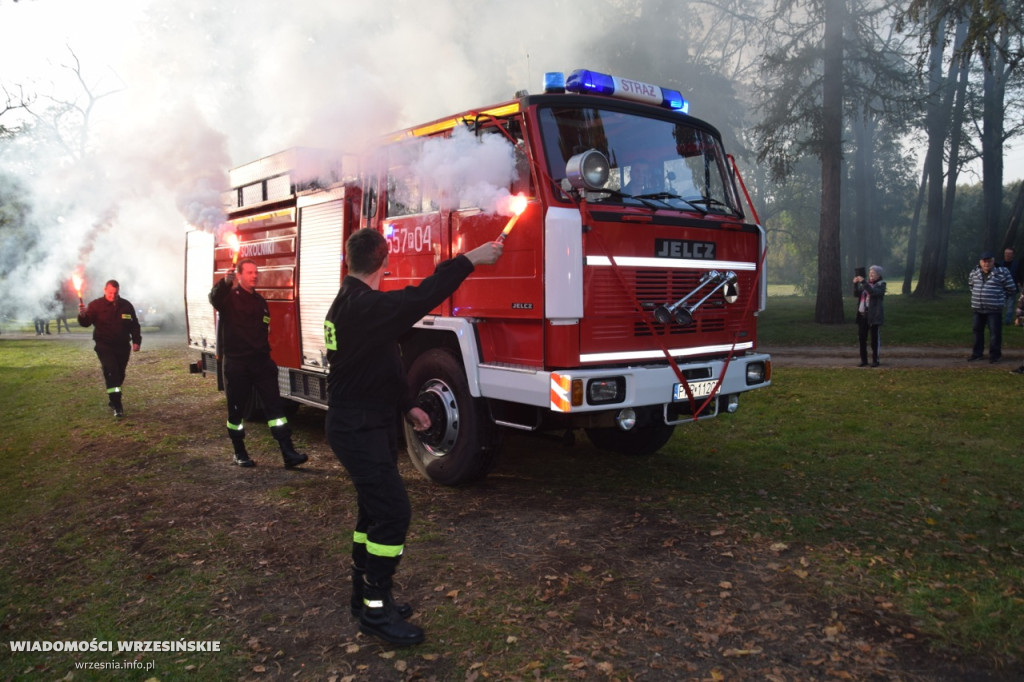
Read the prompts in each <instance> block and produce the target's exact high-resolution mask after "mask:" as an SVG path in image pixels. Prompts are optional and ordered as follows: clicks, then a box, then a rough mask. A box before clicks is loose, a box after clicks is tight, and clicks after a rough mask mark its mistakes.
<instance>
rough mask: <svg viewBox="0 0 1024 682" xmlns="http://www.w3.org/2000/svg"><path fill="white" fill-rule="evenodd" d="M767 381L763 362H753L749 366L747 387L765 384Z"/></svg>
mask: <svg viewBox="0 0 1024 682" xmlns="http://www.w3.org/2000/svg"><path fill="white" fill-rule="evenodd" d="M764 381H765V370H764V363H763V362H751V363H748V364H747V386H752V385H754V384H763V383H764Z"/></svg>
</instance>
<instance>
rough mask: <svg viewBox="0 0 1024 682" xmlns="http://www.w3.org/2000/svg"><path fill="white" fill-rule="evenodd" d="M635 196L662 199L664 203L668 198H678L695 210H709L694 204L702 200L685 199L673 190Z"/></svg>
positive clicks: (635, 197) (642, 198)
mask: <svg viewBox="0 0 1024 682" xmlns="http://www.w3.org/2000/svg"><path fill="white" fill-rule="evenodd" d="M626 196H629V195H628V194H627V195H626ZM633 198H634V199H639V200H640V201H643V200H644V199H656V200H657V201H660V202H662V203H666V202H665V200H666V199H676V200H678V201H681V202H683V203H684V204H686V205H687V206H689V207H690V208H692V209H693V210H695V211H700V212H701V213H707V211H701V209H699V208H697V207H696V206H695V205H694V204H696V203H700V202H693V201H690V200H689V199H684V198H682V197H681V196H679V195H678V194H673V193H672V192H652V193H651V194H637V195H635V196H634V197H633Z"/></svg>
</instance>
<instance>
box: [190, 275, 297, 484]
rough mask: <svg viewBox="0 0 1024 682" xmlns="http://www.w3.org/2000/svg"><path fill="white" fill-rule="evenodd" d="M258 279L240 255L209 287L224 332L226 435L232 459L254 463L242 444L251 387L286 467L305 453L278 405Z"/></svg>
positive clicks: (242, 463) (265, 310) (267, 319)
mask: <svg viewBox="0 0 1024 682" xmlns="http://www.w3.org/2000/svg"><path fill="white" fill-rule="evenodd" d="M258 279H259V268H258V267H257V266H256V263H254V262H253V261H252V260H249V259H243V260H241V261H239V262H238V263H237V264H235V265H234V268H233V269H232V270H230V271H229V272H228V274H227V275H226V276H225V277H224V278H223V279H221V280H220V281H219V282H217V283H216V284H215V285H213V290H212V291H210V303H211V304H212V305H213V307H214V308H215V309H216V310H217V312H218V313H220V325H221V329H222V331H223V337H222V338H223V342H222V345H223V347H222V348H221V349H219V350H220V352H221V355H222V356H223V358H224V365H223V368H224V393H225V395H226V396H227V401H228V422H227V428H228V437H230V439H231V445H232V446H233V448H234V451H235V455H234V461H235V464H237V465H238V466H241V467H253V466H256V463H255V462H254V461H253V460H252V458H250V457H249V453H248V451H247V450H246V448H245V428H244V427H245V425H244V416H245V408H246V405H247V403H248V402H249V397H250V396H251V395H252V393H253V391H255V392H256V395H258V396H259V400H260V404H261V405H262V406H263V412H264V414H265V416H266V418H267V426H269V427H270V433H271V434H272V435H273V436H274V438H275V439H276V440H277V442H278V445H279V446H280V448H281V457H282V458H283V459H284V466H285V467H286V468H289V469H290V468H292V467H296V466H299V465H300V464H302V463H303V462H305V461H306V460H307V459H308V457H307V456H306V455H305V454H303V453H300V452H296V450H295V446H294V444H293V443H292V430H291V427H290V426H288V418H287V417H286V416H285V414H284V410H283V408H282V406H281V394H280V392H279V390H278V387H277V365H276V364H274V361H273V360H272V359H271V357H270V340H269V330H270V311H269V309H268V307H267V301H266V299H264V298H263V296H261V295H260V294H259V293H257V291H256V282H257V281H258Z"/></svg>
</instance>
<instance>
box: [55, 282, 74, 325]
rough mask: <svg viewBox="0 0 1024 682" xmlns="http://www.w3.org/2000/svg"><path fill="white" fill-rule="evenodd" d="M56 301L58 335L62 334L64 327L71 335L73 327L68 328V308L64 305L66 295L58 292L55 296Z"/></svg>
mask: <svg viewBox="0 0 1024 682" xmlns="http://www.w3.org/2000/svg"><path fill="white" fill-rule="evenodd" d="M53 300H54V309H55V312H54V317H56V318H57V333H58V334H60V326H61V325H62V324H63V325H64V331H66V332H67V333H68V334H70V333H71V327H69V326H68V312H67V306H66V305H65V304H64V294H63V293H61V292H60V291H58V292H57V293H56V294H54V295H53Z"/></svg>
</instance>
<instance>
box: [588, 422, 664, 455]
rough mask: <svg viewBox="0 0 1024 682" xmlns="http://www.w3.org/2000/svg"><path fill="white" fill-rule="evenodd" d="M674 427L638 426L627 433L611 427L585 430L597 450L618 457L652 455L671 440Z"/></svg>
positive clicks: (661, 425) (659, 425) (658, 425)
mask: <svg viewBox="0 0 1024 682" xmlns="http://www.w3.org/2000/svg"><path fill="white" fill-rule="evenodd" d="M675 429H676V427H675V426H674V425H669V424H654V425H651V426H638V427H636V428H634V429H630V430H629V431H623V430H622V429H619V428H616V427H611V428H602V429H587V430H586V431H587V437H588V438H590V442H591V443H593V444H594V447H596V448H597V449H598V450H606V451H608V452H614V453H616V454H619V455H632V456H644V455H653V454H654V453H655V452H657V451H658V450H660V449H661V448H662V446H664V445H665V443H667V442H668V441H669V439H670V438H672V433H673V432H674V431H675Z"/></svg>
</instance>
